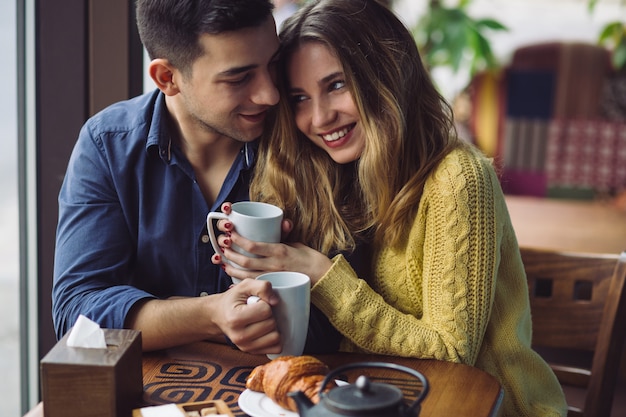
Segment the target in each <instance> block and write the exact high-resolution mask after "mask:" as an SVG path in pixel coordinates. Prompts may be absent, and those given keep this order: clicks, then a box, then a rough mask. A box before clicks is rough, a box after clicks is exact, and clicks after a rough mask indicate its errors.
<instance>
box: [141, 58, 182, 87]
mask: <svg viewBox="0 0 626 417" xmlns="http://www.w3.org/2000/svg"><path fill="white" fill-rule="evenodd" d="M148 74H150V78H152V80H153V81H154V83H155V84H156V86H157V88H158V89H159V90H161V91H162V92H163V94H165V95H166V96H174V95H176V94H178V92H179V89H178V86H177V85H176V81H175V77H174V74H178V75H180V72H179V71H177V70H176V68H174V67H173V66H172V65H171V64H170V63H169V61H168V60H167V59H163V58H157V59H153V60H152V61H151V62H150V65H149V66H148Z"/></svg>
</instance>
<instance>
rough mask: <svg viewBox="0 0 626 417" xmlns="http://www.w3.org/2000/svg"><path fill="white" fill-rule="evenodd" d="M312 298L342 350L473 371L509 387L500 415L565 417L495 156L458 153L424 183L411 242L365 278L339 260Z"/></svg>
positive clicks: (382, 254) (379, 259)
mask: <svg viewBox="0 0 626 417" xmlns="http://www.w3.org/2000/svg"><path fill="white" fill-rule="evenodd" d="M333 261H334V263H333V267H332V268H331V269H330V270H329V271H328V272H327V273H326V275H324V277H323V278H322V279H321V280H320V281H319V282H318V283H317V284H316V285H315V286H314V287H313V290H312V295H311V297H312V301H313V303H314V304H315V305H316V306H317V307H319V308H320V309H321V310H322V311H323V312H324V313H325V314H326V315H327V316H328V318H329V319H330V321H331V322H332V323H333V324H334V325H335V327H336V328H337V329H338V330H339V331H340V332H341V333H342V334H343V335H344V340H343V341H342V344H341V350H344V351H354V352H358V351H364V352H373V353H379V354H386V355H396V356H406V357H417V358H433V359H438V360H444V361H451V362H461V363H465V364H468V365H473V366H476V367H478V368H480V369H482V370H484V371H486V372H488V373H490V374H491V375H493V376H495V377H496V378H497V379H498V380H499V381H500V383H501V384H502V386H503V388H504V392H505V395H504V400H503V405H502V408H503V410H502V411H503V413H502V415H504V416H515V417H521V416H532V417H540V416H564V415H566V403H565V399H564V396H563V392H562V390H561V387H560V385H559V383H558V381H557V379H556V377H555V376H554V374H553V373H552V371H551V370H550V368H549V367H548V365H547V364H546V363H545V362H544V361H543V360H542V359H541V358H540V357H539V356H538V355H537V354H536V353H535V352H534V351H533V350H532V349H531V348H530V340H531V321H530V307H529V302H528V286H527V282H526V276H525V272H524V266H523V264H522V260H521V257H520V254H519V249H518V244H517V239H516V237H515V233H514V231H513V227H512V224H511V220H510V218H509V215H508V211H507V208H506V203H505V200H504V196H503V194H502V190H501V188H500V184H499V182H498V178H497V176H496V173H495V171H494V169H493V167H492V165H491V163H490V161H489V160H487V159H486V158H484V157H483V156H481V155H479V154H478V153H477V152H474V151H468V150H466V149H459V150H455V151H453V152H452V153H451V154H449V155H448V156H447V157H446V158H445V159H444V160H443V161H442V162H441V164H440V165H439V166H438V167H437V169H436V170H435V172H433V173H432V174H431V176H430V177H429V178H428V180H427V182H426V184H425V187H424V193H423V196H422V198H421V200H420V203H419V207H418V211H417V216H416V218H415V221H414V223H413V226H412V228H411V230H410V232H409V237H408V240H407V242H406V244H405V245H404V246H403V247H399V248H389V247H386V248H380V249H379V250H377V251H375V256H374V258H373V265H372V270H373V274H372V276H371V277H370V278H369V279H368V280H367V281H365V280H363V279H359V278H358V277H357V276H356V274H355V272H354V270H353V269H352V268H351V267H350V265H349V264H348V262H347V261H346V260H345V258H344V257H343V256H341V255H340V256H337V257H335V258H334V260H333Z"/></svg>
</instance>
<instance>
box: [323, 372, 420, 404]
mask: <svg viewBox="0 0 626 417" xmlns="http://www.w3.org/2000/svg"><path fill="white" fill-rule="evenodd" d="M356 368H385V369H394V370H396V371H400V372H404V373H407V374H409V375H411V376H414V377H415V378H417V379H419V380H420V382H421V383H422V387H423V388H422V391H421V392H420V394H419V395H418V396H417V398H416V399H415V401H413V403H412V404H411V405H410V406H409V409H408V410H407V411H412V410H414V409H415V408H417V407H418V406H419V404H420V403H421V402H422V401H423V400H424V397H426V394H428V389H429V385H428V380H427V379H426V377H425V376H424V374H422V373H421V372H418V371H416V370H415V369H411V368H409V367H406V366H402V365H398V364H395V363H388V362H355V363H350V364H347V365H343V366H340V367H339V368H336V369H334V370H332V371H330V372H329V373H328V374H327V375H326V377H325V378H324V380H323V381H322V384H321V385H320V390H319V393H318V396H319V398H322V397H323V396H324V388H325V387H326V385H327V384H328V383H329V382H330V381H332V380H333V377H334V376H335V375H338V374H339V373H340V372H344V371H348V370H350V369H356Z"/></svg>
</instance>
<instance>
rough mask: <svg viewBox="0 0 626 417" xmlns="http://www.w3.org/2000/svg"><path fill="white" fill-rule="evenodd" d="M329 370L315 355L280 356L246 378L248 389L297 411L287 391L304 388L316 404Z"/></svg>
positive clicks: (329, 384) (332, 385)
mask: <svg viewBox="0 0 626 417" xmlns="http://www.w3.org/2000/svg"><path fill="white" fill-rule="evenodd" d="M328 372H329V369H328V366H327V365H326V364H325V363H324V362H322V361H320V360H319V359H317V358H314V357H312V356H306V355H305V356H281V357H278V358H276V359H274V360H272V361H271V362H268V363H266V364H263V365H259V366H257V367H256V368H254V369H253V370H252V372H250V375H249V376H248V378H247V379H246V388H248V389H249V390H251V391H257V392H263V393H265V395H267V396H268V397H269V398H270V399H272V401H274V402H275V403H276V404H278V405H279V406H281V407H282V408H284V409H286V410H290V411H298V410H297V407H296V403H295V401H294V400H293V399H291V398H290V397H289V396H288V395H287V394H288V393H290V392H293V391H302V392H304V394H305V395H306V396H307V397H309V399H310V400H311V401H312V402H313V403H314V404H317V403H318V402H319V395H318V394H319V389H320V385H321V383H322V381H323V380H324V377H325V376H326V374H327V373H328ZM334 386H335V383H334V382H332V383H328V384H327V386H326V387H325V391H327V390H329V389H331V388H332V387H334Z"/></svg>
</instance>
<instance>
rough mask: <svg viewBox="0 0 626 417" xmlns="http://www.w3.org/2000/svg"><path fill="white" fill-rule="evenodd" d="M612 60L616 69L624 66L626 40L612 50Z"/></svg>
mask: <svg viewBox="0 0 626 417" xmlns="http://www.w3.org/2000/svg"><path fill="white" fill-rule="evenodd" d="M612 61H613V65H614V66H615V68H617V69H623V68H626V41H625V42H622V43H620V44H619V45H617V47H616V48H615V49H614V50H613V56H612Z"/></svg>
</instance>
